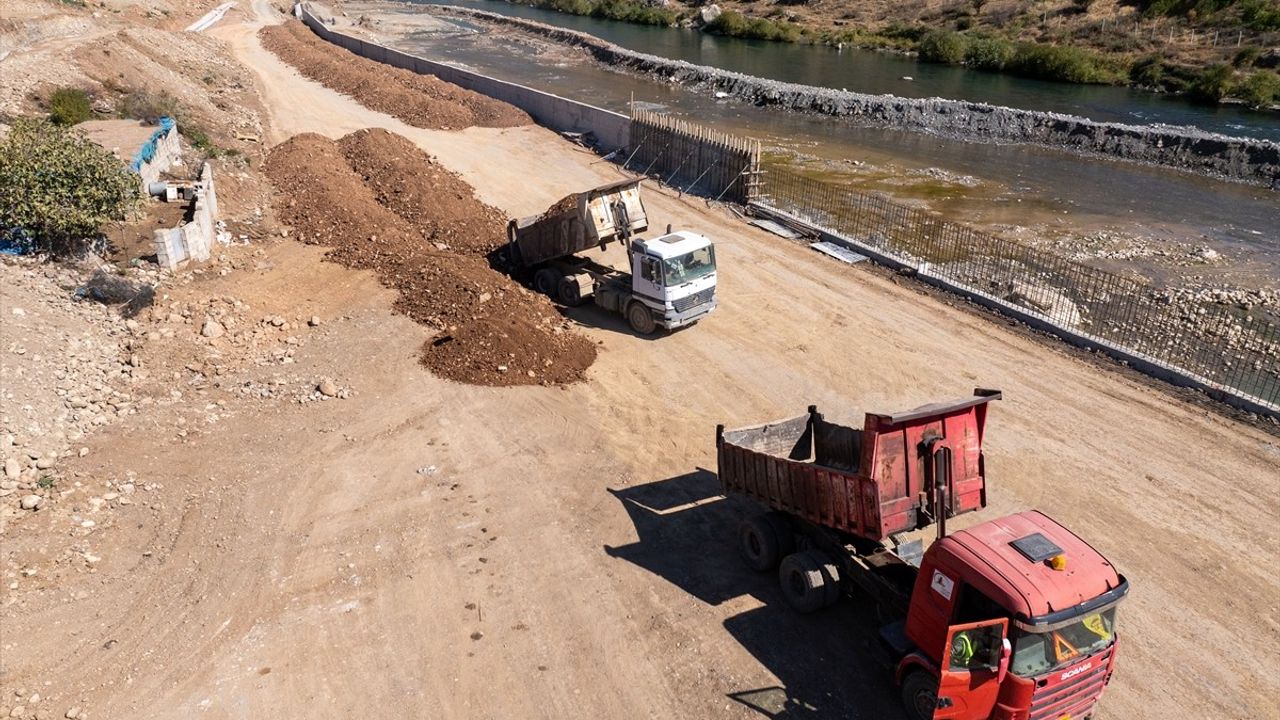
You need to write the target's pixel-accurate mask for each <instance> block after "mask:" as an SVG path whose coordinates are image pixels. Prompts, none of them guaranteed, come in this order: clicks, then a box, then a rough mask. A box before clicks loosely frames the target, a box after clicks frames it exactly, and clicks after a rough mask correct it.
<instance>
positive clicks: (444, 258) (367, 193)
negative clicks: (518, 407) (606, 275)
mask: <svg viewBox="0 0 1280 720" xmlns="http://www.w3.org/2000/svg"><path fill="white" fill-rule="evenodd" d="M381 169H389V170H390V171H391V172H394V173H399V174H401V175H402V177H403V178H404V179H405V180H406V181H408V179H409V178H413V177H417V178H419V180H418V181H416V182H414V183H411V184H409V185H406V186H403V187H407V188H410V189H409V192H411V193H412V194H413V197H414V198H416V202H414V203H412V205H413V206H412V207H411V203H409V202H406V201H404V200H403V199H393V198H392V196H393V195H394V194H395V193H393V192H391V189H392V188H393V187H394V185H393V184H387V183H386V181H385V178H384V179H382V180H378V179H374V178H373V175H375V174H376V173H372V172H371V173H369V174H367V175H366V172H363V171H369V170H379V171H380V170H381ZM362 170H363V171H362ZM266 172H267V175H268V177H269V178H270V179H271V180H272V182H273V183H274V185H275V187H276V190H277V200H276V213H277V216H278V217H279V219H280V220H281V221H282V222H284V223H286V224H289V225H291V226H293V227H294V228H295V230H296V231H297V233H298V238H299V239H300V240H302V241H303V242H307V243H311V244H321V245H326V246H328V247H330V248H332V250H331V252H330V254H329V257H330V259H332V260H333V261H335V262H339V263H341V264H343V265H346V266H348V267H353V268H360V269H367V270H372V271H374V272H376V273H377V274H378V277H379V279H380V280H381V281H382V283H383V284H384V285H386V286H388V287H391V288H394V289H396V290H398V291H399V299H398V300H397V302H396V308H397V309H398V310H400V311H401V312H403V313H405V314H406V315H408V316H409V317H411V318H413V319H414V320H416V321H417V322H420V323H423V324H426V325H430V326H432V327H434V328H438V329H439V333H438V335H437V336H436V337H435V338H433V339H432V340H431V341H430V342H428V343H427V344H426V345H425V346H424V348H423V352H422V362H423V364H424V365H426V366H427V367H429V368H430V369H431V370H432V371H434V372H435V373H436V374H438V375H440V376H442V377H446V378H449V379H451V380H456V381H460V382H466V383H472V384H480V385H532V384H543V385H555V384H564V383H570V382H573V381H576V380H579V379H581V378H582V376H583V373H584V372H585V371H586V369H587V368H588V367H589V366H590V365H591V363H592V362H593V361H594V360H595V354H596V351H595V346H594V345H593V344H592V343H591V342H590V341H588V340H587V339H586V338H584V337H582V336H581V335H579V334H577V333H576V332H574V331H573V330H572V329H570V327H569V325H568V323H567V321H565V319H564V318H563V317H562V316H561V315H560V314H559V313H558V312H557V311H556V309H555V308H554V306H553V305H552V304H551V302H550V301H549V300H547V299H546V298H545V297H543V296H541V295H537V294H535V293H533V292H531V291H529V290H526V289H525V288H524V287H522V286H521V285H520V284H519V283H517V282H515V281H514V280H512V279H511V278H509V277H507V276H506V275H504V274H502V273H500V272H497V271H495V270H493V269H492V268H490V267H489V264H488V261H487V259H486V257H485V255H486V253H487V252H488V251H489V250H490V249H492V248H493V247H496V246H497V245H498V244H500V243H501V242H502V239H503V236H502V231H503V226H502V223H501V222H500V218H501V214H500V213H498V211H496V210H494V209H493V208H491V207H489V206H486V205H485V204H484V203H481V202H480V201H479V200H477V199H476V198H475V197H474V195H472V194H471V191H470V188H469V187H467V186H466V185H465V183H463V182H462V181H461V180H460V179H458V178H457V177H455V176H452V175H450V174H449V173H447V172H446V171H444V170H443V169H442V168H440V167H439V166H438V165H436V164H435V163H434V162H433V161H432V160H431V158H430V157H428V156H427V155H426V154H425V153H423V152H421V151H420V150H418V149H417V148H416V147H414V146H413V145H412V144H411V143H409V142H408V141H407V140H405V139H404V138H401V137H399V136H396V135H393V134H392V133H389V132H387V131H385V130H362V131H360V132H358V133H354V134H352V135H349V136H347V137H345V138H343V139H342V140H340V141H338V142H334V141H332V140H330V139H328V138H325V137H322V136H320V135H314V134H305V135H298V136H296V137H294V138H292V139H290V140H289V141H288V142H285V143H282V144H281V145H279V146H277V147H276V148H275V149H273V150H272V152H271V155H270V156H269V158H268V160H267V164H266ZM433 178H434V179H437V180H440V184H438V185H436V184H433V181H432V179H433ZM397 211H398V212H397Z"/></svg>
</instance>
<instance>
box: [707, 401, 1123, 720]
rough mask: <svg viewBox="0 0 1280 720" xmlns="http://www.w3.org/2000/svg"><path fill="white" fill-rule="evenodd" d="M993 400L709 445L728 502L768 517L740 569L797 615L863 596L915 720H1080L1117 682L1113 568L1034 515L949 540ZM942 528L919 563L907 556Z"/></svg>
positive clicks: (981, 493) (963, 507)
mask: <svg viewBox="0 0 1280 720" xmlns="http://www.w3.org/2000/svg"><path fill="white" fill-rule="evenodd" d="M999 397H1000V393H999V392H997V391H994V390H977V391H975V393H974V396H973V397H971V398H965V399H963V400H959V401H956V402H949V403H940V404H935V405H928V406H925V407H921V408H917V409H915V410H910V411H907V412H902V413H893V414H887V415H886V414H876V413H869V414H867V416H866V419H865V422H864V425H863V427H862V428H861V429H857V428H850V427H844V426H841V425H837V424H835V423H831V422H828V421H826V420H825V419H823V416H822V415H821V414H820V413H819V412H818V410H817V408H816V407H810V408H809V412H808V413H807V414H805V415H802V416H800V417H797V418H792V419H790V420H783V421H779V422H774V423H768V424H765V425H759V426H756V427H750V428H745V429H741V430H725V428H724V426H723V425H721V426H719V427H718V428H717V429H716V446H717V450H718V461H719V471H720V480H721V483H722V484H723V486H724V490H725V493H726V494H736V495H743V496H746V497H748V498H752V499H754V500H756V501H758V502H760V503H761V504H763V505H765V506H766V507H767V508H768V511H766V512H763V513H761V514H759V515H757V516H755V517H752V518H749V519H748V520H746V521H745V522H743V524H742V526H741V529H740V532H739V549H740V552H741V554H742V557H743V559H744V560H745V561H746V562H747V564H748V565H749V566H751V567H752V568H754V569H756V570H759V571H767V570H773V569H775V568H776V569H777V571H778V579H779V582H780V584H781V588H782V594H783V597H784V598H785V599H786V601H787V603H788V604H789V605H790V606H791V607H792V608H793V609H795V610H797V611H799V612H813V611H815V610H818V609H820V608H823V607H826V606H828V605H831V604H833V603H835V602H836V601H837V600H838V599H839V598H840V597H841V596H842V595H843V594H845V593H848V592H864V593H867V594H869V595H870V597H871V598H873V599H874V601H875V602H876V603H877V605H878V607H879V608H880V610H881V613H880V616H881V617H882V618H885V619H888V620H889V622H888V623H887V624H885V625H884V626H883V627H881V629H880V640H881V644H882V645H883V647H884V648H885V649H886V650H887V651H888V652H889V654H890V655H891V657H892V660H893V664H894V668H895V670H894V679H895V681H896V682H897V683H898V684H899V686H900V688H901V694H902V700H903V704H904V705H905V706H906V710H907V714H908V716H909V717H911V718H912V720H925V719H927V718H936V719H939V720H941V719H942V718H957V719H960V720H988V719H992V720H994V719H999V720H1064V719H1066V718H1070V719H1071V720H1080V719H1082V718H1088V717H1090V715H1091V714H1092V713H1093V711H1094V708H1095V706H1096V703H1097V701H1098V698H1099V696H1101V694H1102V690H1103V688H1104V687H1105V686H1106V685H1107V683H1108V682H1109V681H1110V680H1111V673H1112V670H1113V668H1114V663H1115V652H1116V642H1117V636H1116V629H1115V622H1116V617H1115V613H1116V606H1117V604H1118V603H1119V602H1120V601H1121V600H1122V599H1123V598H1124V597H1125V595H1126V594H1127V593H1128V590H1129V584H1128V582H1127V581H1126V580H1125V579H1124V577H1123V576H1122V575H1120V574H1119V573H1118V572H1117V571H1116V569H1115V568H1114V567H1112V565H1111V563H1110V562H1108V561H1107V559H1106V558H1104V557H1103V556H1102V555H1101V554H1099V553H1098V551H1097V550H1095V549H1093V548H1092V547H1091V546H1090V545H1089V544H1088V543H1086V542H1085V541H1084V540H1082V539H1080V538H1079V537H1077V536H1076V535H1075V534H1074V533H1072V532H1071V531H1070V530H1068V529H1066V528H1065V527H1063V526H1062V525H1060V524H1058V523H1057V522H1055V521H1054V520H1053V519H1052V518H1050V517H1048V516H1047V515H1044V514H1043V513H1040V512H1037V511H1029V512H1022V513H1018V514H1015V515H1010V516H1008V517H1003V518H998V519H995V520H988V521H986V522H983V523H980V524H978V525H973V526H971V527H969V528H967V529H965V530H961V531H958V532H955V533H952V534H947V531H946V522H947V519H948V518H951V517H954V516H956V515H959V514H962V513H967V512H971V511H974V510H978V509H980V508H982V507H985V506H986V504H987V488H986V469H985V467H984V461H983V456H982V436H983V428H984V425H985V422H986V415H987V406H988V403H989V402H991V401H992V400H996V399H998V398H999ZM935 524H936V526H937V540H936V541H935V542H933V543H931V544H930V545H929V548H928V550H923V551H922V547H923V543H922V542H921V540H920V539H919V538H917V539H914V540H910V541H902V542H900V541H901V540H903V537H902V536H903V535H904V534H906V533H911V532H913V531H917V530H922V529H924V528H927V527H929V526H930V525H935Z"/></svg>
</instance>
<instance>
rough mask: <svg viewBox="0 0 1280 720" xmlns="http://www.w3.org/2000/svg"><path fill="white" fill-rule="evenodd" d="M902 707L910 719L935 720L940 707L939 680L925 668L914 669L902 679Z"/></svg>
mask: <svg viewBox="0 0 1280 720" xmlns="http://www.w3.org/2000/svg"><path fill="white" fill-rule="evenodd" d="M902 707H903V708H905V709H906V711H907V717H908V718H909V719H910V720H933V711H934V710H936V709H937V707H938V680H937V678H935V677H933V676H932V675H930V674H929V673H927V672H925V671H924V670H914V671H912V672H911V673H910V674H908V675H907V678H906V679H905V680H903V681H902Z"/></svg>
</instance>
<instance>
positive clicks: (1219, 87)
mask: <svg viewBox="0 0 1280 720" xmlns="http://www.w3.org/2000/svg"><path fill="white" fill-rule="evenodd" d="M1230 88H1231V66H1229V65H1221V64H1219V65H1212V66H1210V67H1208V68H1206V69H1205V71H1204V72H1202V73H1200V77H1198V78H1196V79H1195V82H1193V83H1191V87H1190V88H1188V89H1187V95H1188V97H1190V98H1191V99H1192V100H1194V101H1196V102H1199V103H1208V104H1212V103H1216V102H1218V101H1220V100H1222V98H1224V97H1226V95H1227V91H1228V90H1229V89H1230Z"/></svg>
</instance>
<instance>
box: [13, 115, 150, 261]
mask: <svg viewBox="0 0 1280 720" xmlns="http://www.w3.org/2000/svg"><path fill="white" fill-rule="evenodd" d="M139 201H140V192H139V179H138V176H137V175H135V174H133V173H132V172H129V170H128V168H126V167H125V166H124V163H122V162H120V160H119V159H117V158H116V157H115V156H114V155H112V154H111V153H110V152H109V151H107V150H105V149H103V148H101V147H99V146H98V145H95V144H94V143H93V142H91V141H90V140H89V139H88V138H86V137H85V136H84V135H83V134H81V133H80V132H78V131H76V130H72V129H70V128H65V127H60V126H58V125H55V124H53V123H51V122H49V121H48V120H37V119H31V118H26V119H22V120H18V121H17V122H16V123H14V124H13V127H12V128H10V129H9V134H8V135H6V136H4V138H2V139H0V233H6V234H10V233H14V232H15V231H18V232H20V233H22V234H24V235H25V236H26V237H28V238H29V239H30V240H31V241H32V244H33V245H34V247H35V249H37V250H40V251H45V252H51V253H54V254H69V253H72V252H75V251H76V250H78V249H80V247H81V246H82V244H83V242H84V241H85V240H86V239H89V238H93V237H94V236H96V235H98V234H99V228H101V227H102V226H103V225H104V224H106V223H108V222H111V221H115V220H123V219H125V217H126V216H127V215H128V214H129V212H130V211H132V210H133V209H134V208H136V207H137V205H138V202H139Z"/></svg>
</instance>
